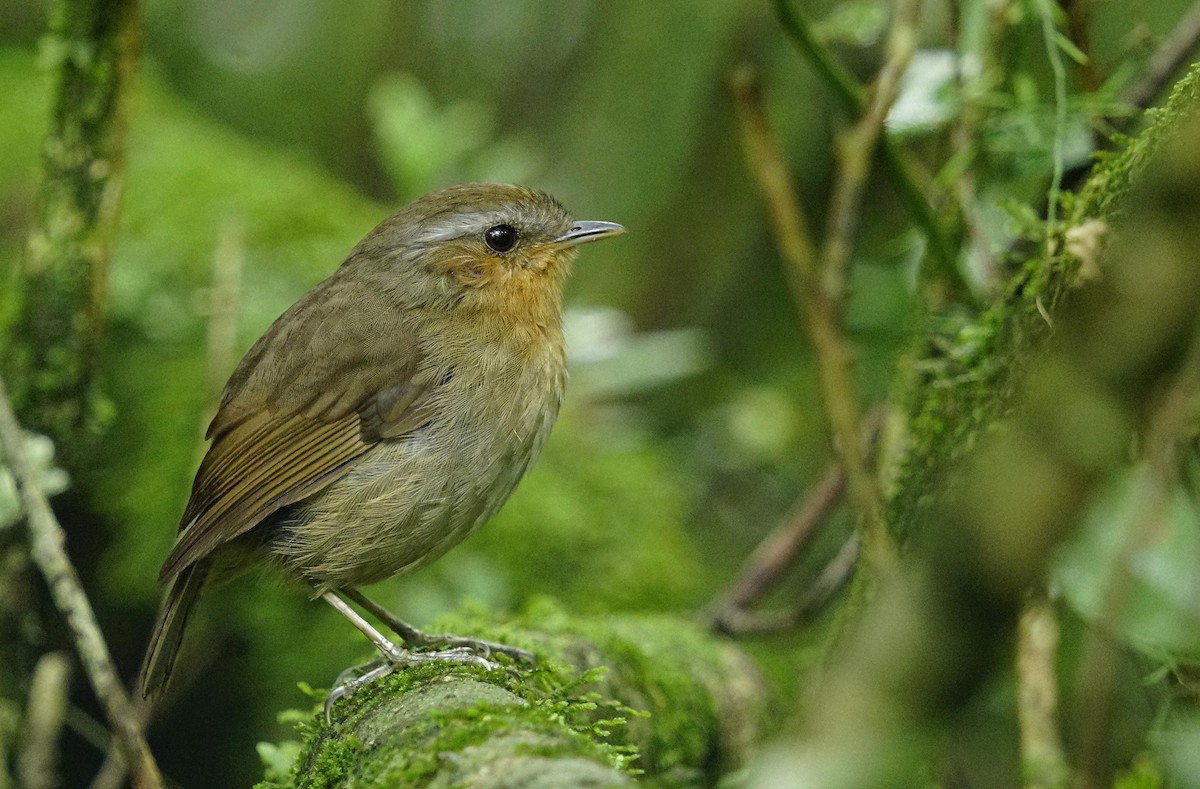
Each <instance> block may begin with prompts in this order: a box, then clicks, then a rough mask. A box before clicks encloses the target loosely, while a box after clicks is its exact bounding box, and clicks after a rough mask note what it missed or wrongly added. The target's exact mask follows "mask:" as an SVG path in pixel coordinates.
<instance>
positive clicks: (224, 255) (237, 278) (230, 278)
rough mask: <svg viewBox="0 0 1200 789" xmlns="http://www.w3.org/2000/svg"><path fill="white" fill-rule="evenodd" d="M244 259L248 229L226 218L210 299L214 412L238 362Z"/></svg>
mask: <svg viewBox="0 0 1200 789" xmlns="http://www.w3.org/2000/svg"><path fill="white" fill-rule="evenodd" d="M245 259H246V228H245V226H244V224H243V223H242V222H241V221H240V220H239V219H237V218H234V217H229V218H226V219H225V220H224V221H223V222H222V223H221V226H220V229H219V230H218V231H217V246H216V249H215V250H214V251H213V265H212V286H211V290H210V294H209V299H208V336H207V349H206V358H205V371H206V374H207V379H208V380H207V394H208V397H207V403H208V405H209V406H210V407H211V408H212V409H213V412H214V413H215V409H216V407H217V405H218V403H220V401H221V391H222V390H223V389H224V388H225V382H226V381H227V380H228V379H229V374H230V373H231V372H232V371H233V368H234V365H236V364H237V323H238V310H239V307H240V305H241V301H242V298H241V297H242V266H243V264H244V263H245Z"/></svg>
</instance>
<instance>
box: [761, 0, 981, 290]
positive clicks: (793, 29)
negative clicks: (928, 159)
mask: <svg viewBox="0 0 1200 789" xmlns="http://www.w3.org/2000/svg"><path fill="white" fill-rule="evenodd" d="M775 15H776V17H777V18H778V19H779V24H780V26H781V27H782V28H783V30H784V32H785V33H787V34H788V36H789V37H790V38H791V40H792V43H794V44H795V45H796V48H797V49H798V50H799V51H800V54H802V55H803V56H804V57H805V58H807V59H808V61H809V62H810V63H811V64H812V66H813V68H814V69H816V71H817V75H818V76H819V77H821V79H823V80H824V81H825V83H826V84H828V85H829V86H830V87H831V88H832V89H833V92H834V95H835V96H837V98H838V100H839V101H841V103H842V108H843V109H844V110H845V111H846V112H847V114H849V115H850V116H852V117H858V116H860V115H862V114H863V112H864V111H865V110H866V108H867V100H868V96H869V94H868V91H867V88H866V87H865V86H863V85H862V84H861V83H859V81H858V80H857V79H855V78H854V75H853V74H851V73H850V72H849V71H848V70H847V69H846V68H845V67H844V66H843V65H842V64H841V61H839V60H838V59H837V58H836V57H834V55H833V53H832V52H831V51H830V50H829V48H828V47H826V46H825V45H824V44H822V43H821V41H820V40H818V38H817V36H816V33H815V32H814V31H813V29H812V26H811V25H810V24H808V20H807V19H805V18H804V17H803V16H802V15H801V14H800V12H798V11H797V10H796V9H795V8H794V7H793V6H792V3H791V2H790V1H789V0H775ZM879 149H880V155H881V156H882V158H883V164H884V169H885V170H886V171H887V173H888V176H889V177H890V178H891V181H892V186H894V187H895V189H896V194H897V196H898V197H899V198H900V201H901V202H902V203H903V204H904V207H905V209H906V210H907V211H908V212H909V215H910V216H911V217H912V219H913V221H914V222H915V223H916V224H917V226H918V227H919V228H921V232H922V233H924V235H925V239H926V241H927V242H928V243H929V252H930V254H931V255H932V257H933V260H934V262H935V263H936V264H937V267H938V269H939V271H940V273H941V275H942V277H944V278H945V279H946V281H947V282H948V283H949V284H950V285H952V286H953V287H954V288H956V289H957V291H958V292H960V293H961V294H963V295H964V296H969V295H970V293H971V290H970V288H969V287H968V285H967V283H966V281H965V280H964V279H963V275H962V272H961V271H959V269H958V266H957V263H956V260H955V257H956V255H955V252H954V249H953V246H952V245H951V243H950V241H949V239H947V238H946V233H945V231H944V229H943V228H942V224H941V222H940V221H939V220H938V217H937V215H936V214H935V213H934V210H933V206H932V205H930V203H929V200H928V198H926V196H925V193H924V191H923V190H922V189H921V186H920V184H921V183H922V182H924V183H929V182H931V181H932V180H933V179H932V178H930V177H929V176H928V174H925V173H923V172H922V171H923V169H924V168H923V167H922V165H921V163H920V162H919V161H918V160H916V159H914V158H913V157H912V156H909V155H908V154H907V153H906V152H905V151H904V150H903V149H902V148H900V147H899V146H897V145H896V144H895V143H893V142H892V140H891V139H890V138H889V137H887V136H886V135H885V136H884V137H883V139H882V141H881V143H880V146H879Z"/></svg>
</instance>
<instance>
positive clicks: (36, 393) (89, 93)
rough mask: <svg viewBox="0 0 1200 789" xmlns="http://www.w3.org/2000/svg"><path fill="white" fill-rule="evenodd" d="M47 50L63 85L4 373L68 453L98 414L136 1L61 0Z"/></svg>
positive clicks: (31, 415) (54, 8)
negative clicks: (95, 390)
mask: <svg viewBox="0 0 1200 789" xmlns="http://www.w3.org/2000/svg"><path fill="white" fill-rule="evenodd" d="M50 13H51V33H50V35H49V36H48V37H47V39H46V45H45V46H46V51H47V53H48V55H49V56H50V58H51V59H52V62H53V68H54V69H55V72H56V78H57V89H56V92H55V100H54V110H53V116H52V118H51V124H50V129H49V131H48V133H47V135H46V139H45V143H44V145H43V149H42V159H43V170H44V172H43V182H42V187H41V193H40V195H39V197H38V206H37V217H36V220H35V223H34V226H33V228H32V229H31V231H30V234H29V243H28V248H27V251H26V256H25V267H24V272H23V276H22V282H21V307H20V312H19V315H18V317H17V323H16V326H15V327H14V328H15V331H14V336H15V339H16V341H15V342H13V343H11V345H10V347H9V349H8V359H7V360H6V361H7V365H8V369H9V371H10V373H11V376H10V380H12V381H13V383H14V389H15V390H16V391H15V392H14V395H15V398H16V400H17V406H18V409H19V411H20V413H21V416H22V419H23V422H24V423H25V424H26V425H27V426H28V427H29V428H31V429H33V430H37V431H39V432H44V433H47V434H49V435H50V436H51V437H52V438H54V439H55V440H56V442H57V443H60V444H61V445H62V446H64V447H65V448H68V449H70V448H71V447H72V446H73V444H72V442H70V441H64V440H63V439H69V438H71V437H74V436H76V435H78V433H79V431H80V430H82V429H84V428H86V427H87V426H88V423H89V422H90V421H91V420H92V417H93V416H94V414H93V411H92V403H91V399H92V384H93V377H94V374H95V362H96V351H97V347H98V344H99V342H98V341H99V336H100V325H101V313H102V310H103V305H104V284H105V274H106V270H107V266H108V259H109V255H110V249H111V246H112V238H113V233H114V231H115V229H116V221H117V208H118V204H119V202H120V195H121V186H122V183H123V180H124V178H123V176H124V159H125V148H126V142H125V114H126V113H125V105H126V104H127V101H128V100H127V94H128V83H129V81H130V77H131V74H132V71H133V67H134V63H135V59H136V53H137V41H138V23H139V20H140V9H139V2H138V0H57V2H54V3H52V4H51V12H50Z"/></svg>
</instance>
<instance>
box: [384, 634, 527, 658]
mask: <svg viewBox="0 0 1200 789" xmlns="http://www.w3.org/2000/svg"><path fill="white" fill-rule="evenodd" d="M397 635H402V636H404V643H405V644H407V645H409V646H414V647H449V649H448V650H446V651H451V652H452V651H457V650H468V651H470V652H473V653H475V654H476V655H479V656H481V657H483V658H485V659H486V658H489V657H491V656H492V655H507V656H508V657H510V658H512V659H513V660H519V661H522V662H525V663H530V664H533V663H537V658H536V657H535V656H534V654H533V653H532V652H530V651H529V650H527V649H521V648H520V647H514V646H512V645H510V644H500V643H497V642H495V641H484V640H483V639H479V638H464V637H462V636H452V635H445V634H435V633H422V632H421V631H420V630H416V629H415V628H410V629H409V632H408V633H398V634H397Z"/></svg>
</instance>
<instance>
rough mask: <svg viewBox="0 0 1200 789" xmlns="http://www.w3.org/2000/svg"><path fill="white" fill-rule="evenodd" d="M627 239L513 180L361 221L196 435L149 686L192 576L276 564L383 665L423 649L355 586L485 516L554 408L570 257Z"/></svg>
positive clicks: (559, 388)
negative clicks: (202, 449) (358, 635)
mask: <svg viewBox="0 0 1200 789" xmlns="http://www.w3.org/2000/svg"><path fill="white" fill-rule="evenodd" d="M623 230H624V228H623V227H621V226H620V225H617V224H613V223H611V222H590V221H588V222H581V221H575V220H573V219H571V216H570V215H569V214H568V213H567V211H566V210H565V209H564V208H563V207H562V206H561V205H560V204H559V203H558V202H557V201H555V200H554V199H553V198H551V197H549V196H548V195H546V194H543V193H541V192H537V191H533V190H530V189H526V188H523V187H519V186H508V185H499V184H468V185H464V186H456V187H451V188H449V189H444V190H442V191H438V192H433V193H431V194H428V195H426V196H424V197H422V198H420V199H418V200H416V201H415V202H413V203H410V204H409V205H407V206H405V207H404V208H402V209H400V210H399V211H397V212H396V213H395V214H393V215H392V216H391V217H389V218H388V219H386V220H384V222H383V223H382V224H380V225H379V226H378V227H376V228H375V229H374V230H373V231H371V233H370V234H369V235H367V237H366V238H364V239H363V240H362V241H361V242H360V243H359V244H358V246H356V247H355V248H354V250H353V251H352V252H351V253H350V255H349V257H347V258H346V260H345V262H344V263H342V265H341V266H340V267H339V268H338V269H337V270H336V271H335V272H334V273H333V274H332V275H331V276H329V277H328V278H327V279H326V280H324V281H323V282H321V283H320V284H318V285H317V286H316V287H314V288H313V289H312V290H310V291H309V292H308V293H306V294H305V295H304V296H303V297H301V299H300V300H299V301H298V302H296V303H295V304H294V305H292V307H291V308H290V309H288V310H287V312H285V313H284V314H283V315H282V316H280V318H279V319H278V320H276V321H275V323H274V324H272V326H271V328H270V329H268V330H267V332H266V334H264V335H263V336H262V337H260V338H259V340H258V341H257V342H256V343H254V345H253V347H251V348H250V350H249V352H247V354H246V356H245V357H244V358H243V359H242V361H241V363H240V364H238V366H237V369H236V370H235V371H234V373H233V376H232V377H231V378H230V379H229V383H228V384H226V386H225V391H224V393H223V395H222V397H221V404H220V408H219V410H218V411H217V414H216V416H215V417H214V418H213V421H212V423H211V424H210V425H209V428H208V438H209V439H211V441H212V443H211V445H210V446H209V448H208V452H207V454H206V455H205V456H204V460H203V461H202V462H201V464H200V470H199V471H198V472H197V473H196V479H195V482H194V483H193V484H192V495H191V499H190V500H189V501H188V504H187V508H186V509H185V511H184V513H183V518H182V521H181V522H180V526H179V537H178V539H177V541H176V543H175V547H174V549H173V550H172V551H171V553H170V555H169V556H168V557H167V559H166V561H165V562H164V564H163V567H162V572H161V574H160V580H161V581H162V582H164V583H166V584H167V589H166V594H165V596H164V599H163V603H162V606H161V608H160V610H159V614H158V619H157V621H156V622H155V625H154V632H153V636H152V638H151V641H150V646H149V648H148V649H147V652H146V658H145V662H144V663H143V666H142V673H141V679H140V687H141V692H142V694H143V696H145V697H147V698H153V697H155V696H157V695H159V694H160V693H161V692H162V690H163V689H164V687H165V685H166V683H167V680H168V678H169V676H170V673H171V668H172V665H173V663H174V660H175V655H176V653H177V651H178V649H179V645H180V642H181V640H182V637H183V631H184V626H185V625H186V623H187V617H188V614H189V612H190V611H191V608H192V606H193V604H194V603H195V602H196V599H197V596H198V595H199V593H200V590H201V588H202V587H203V585H204V583H205V581H206V580H208V579H210V578H212V577H215V576H225V575H229V574H231V573H234V572H237V571H239V570H241V569H245V568H247V567H249V566H251V565H253V564H257V563H268V564H271V565H274V566H275V567H277V568H278V569H280V570H281V571H283V572H284V573H285V574H286V575H287V576H289V577H291V578H292V579H294V580H296V581H298V582H300V583H301V584H303V585H305V586H307V587H308V588H310V589H312V590H313V591H314V593H315V596H320V597H323V598H324V599H325V600H326V601H327V602H329V603H330V604H331V605H333V606H334V607H335V608H337V609H338V611H339V612H341V613H342V614H343V615H345V616H346V617H347V618H348V619H349V620H350V621H351V622H353V623H354V625H355V626H356V627H358V628H359V629H360V630H362V631H363V632H364V633H365V634H366V635H367V636H368V638H370V639H371V640H372V642H373V643H375V645H376V646H377V647H378V648H379V649H380V650H381V651H382V653H383V655H384V657H385V660H386V665H385V670H386V669H387V666H390V665H391V664H396V663H405V662H414V661H417V660H422V659H430V658H434V659H437V658H456V659H462V658H463V656H464V655H465V654H466V653H465V651H464V649H465V648H480V649H483V650H487V649H493V648H497V647H498V645H490V644H486V643H485V642H475V641H471V640H469V639H456V638H439V639H438V640H439V641H441V642H442V643H447V644H448V645H449V646H450V647H452V648H451V649H450V650H448V651H446V652H435V653H424V654H421V655H413V653H410V652H408V651H406V650H403V649H401V648H399V647H397V646H396V645H394V644H393V643H392V642H391V641H389V640H388V639H387V638H386V637H384V636H383V635H382V634H381V633H380V632H379V631H377V630H376V629H375V628H374V627H372V626H371V625H370V624H369V623H368V622H367V621H366V620H365V619H363V618H362V617H361V616H360V615H359V614H358V613H357V612H356V611H355V610H354V609H353V608H351V607H350V606H349V605H348V603H347V602H346V601H347V599H348V600H352V601H354V602H355V603H358V604H359V605H361V606H362V607H363V608H365V609H366V610H368V611H369V612H371V613H372V614H374V615H375V616H377V617H378V618H380V619H381V620H382V621H383V622H384V623H385V624H387V625H388V626H389V627H390V628H391V629H392V630H394V631H395V632H396V633H397V635H400V636H401V637H402V638H403V639H404V640H405V642H406V643H408V644H409V645H410V646H413V645H419V644H422V643H424V642H426V641H427V640H428V639H426V637H425V636H424V635H423V634H421V633H420V632H419V631H416V630H415V629H413V628H411V627H409V626H407V625H405V624H404V623H403V622H401V621H399V620H397V619H396V618H395V617H392V616H391V615H390V614H389V613H388V612H387V611H386V610H384V609H383V608H382V607H380V606H378V605H377V604H375V603H373V602H372V601H371V600H369V599H368V598H366V597H365V596H363V595H362V594H361V593H360V592H358V591H357V590H356V587H358V586H361V585H363V584H369V583H373V582H375V581H380V580H382V579H384V578H388V577H389V576H393V575H396V574H398V573H406V572H410V571H412V570H415V569H416V568H418V567H421V566H423V565H426V564H428V563H429V562H432V561H433V560H434V559H437V558H438V557H439V556H441V555H442V554H444V553H445V552H446V551H447V550H449V549H450V548H452V547H453V546H454V545H456V544H457V543H458V542H459V541H461V540H462V539H463V538H464V537H466V536H467V535H468V534H470V533H471V532H472V531H474V530H475V529H476V528H478V527H479V526H480V525H481V524H483V523H484V522H485V521H487V520H488V519H489V518H491V517H492V515H494V514H495V513H496V511H497V510H498V509H499V508H500V506H501V505H502V504H503V503H504V501H505V500H506V499H507V498H508V496H509V494H510V493H512V491H513V488H514V487H516V485H517V482H518V481H519V480H520V479H521V476H522V475H523V474H524V473H525V470H526V469H527V468H529V466H530V464H531V463H532V462H533V461H534V459H535V458H536V457H537V454H538V452H539V450H540V449H541V447H542V444H543V443H544V442H545V440H546V437H547V435H548V434H549V432H550V428H551V426H552V425H553V424H554V420H555V417H556V416H557V414H558V408H559V403H560V401H561V399H562V395H563V386H564V383H565V380H566V369H565V362H564V352H563V336H562V286H563V281H564V279H565V277H566V274H567V268H568V265H569V263H570V262H571V260H572V259H573V258H574V256H575V254H576V251H577V250H576V247H578V245H580V244H583V243H586V242H589V241H594V240H596V239H600V238H605V237H607V236H611V235H614V234H617V233H620V232H623Z"/></svg>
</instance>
